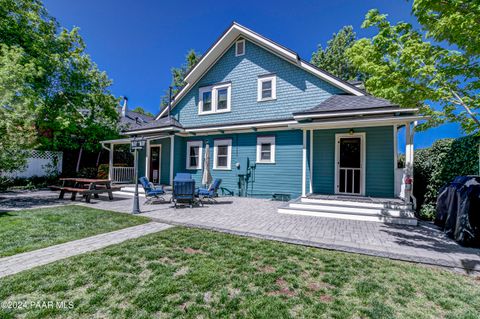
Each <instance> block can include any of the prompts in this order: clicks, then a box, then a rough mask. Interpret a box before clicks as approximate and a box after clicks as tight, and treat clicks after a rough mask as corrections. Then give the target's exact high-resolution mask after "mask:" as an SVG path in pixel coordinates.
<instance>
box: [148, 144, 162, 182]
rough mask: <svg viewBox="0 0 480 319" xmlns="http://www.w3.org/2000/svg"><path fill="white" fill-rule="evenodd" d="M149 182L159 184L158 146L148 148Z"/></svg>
mask: <svg viewBox="0 0 480 319" xmlns="http://www.w3.org/2000/svg"><path fill="white" fill-rule="evenodd" d="M149 166H150V172H149V174H150V176H149V180H150V182H152V183H154V184H158V183H160V146H151V147H150V165H149Z"/></svg>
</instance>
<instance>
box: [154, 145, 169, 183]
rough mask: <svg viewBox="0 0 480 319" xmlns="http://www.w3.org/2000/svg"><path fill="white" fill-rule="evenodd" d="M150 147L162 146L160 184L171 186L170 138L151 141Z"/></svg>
mask: <svg viewBox="0 0 480 319" xmlns="http://www.w3.org/2000/svg"><path fill="white" fill-rule="evenodd" d="M150 145H162V153H161V162H160V184H163V185H168V184H170V138H169V137H167V138H163V139H159V140H153V141H150Z"/></svg>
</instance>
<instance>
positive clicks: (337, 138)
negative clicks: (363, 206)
mask: <svg viewBox="0 0 480 319" xmlns="http://www.w3.org/2000/svg"><path fill="white" fill-rule="evenodd" d="M351 137H356V138H360V153H361V154H360V193H359V194H356V193H346V192H344V193H341V192H340V191H339V186H340V181H339V178H340V174H339V170H340V139H341V138H351ZM366 148H367V139H366V134H365V133H364V132H361V133H353V134H344V133H341V134H335V194H344V195H360V196H365V180H366V175H365V173H366V172H365V167H366V163H367V161H366Z"/></svg>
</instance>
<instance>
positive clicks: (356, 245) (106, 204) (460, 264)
mask: <svg viewBox="0 0 480 319" xmlns="http://www.w3.org/2000/svg"><path fill="white" fill-rule="evenodd" d="M44 195H45V196H52V195H51V194H50V195H48V193H47V192H46V193H44ZM54 195H55V194H54ZM144 201H145V199H144V198H140V202H141V203H143V202H144ZM67 202H68V201H67ZM284 204H285V203H282V202H273V201H268V200H263V199H252V198H239V197H223V198H220V199H218V203H217V204H206V205H205V206H204V207H195V208H193V209H190V208H179V209H176V210H175V209H174V208H172V206H171V205H170V204H169V203H157V204H154V205H146V206H145V205H142V212H143V213H142V215H145V216H149V217H151V218H153V219H154V220H155V221H158V222H162V223H166V224H172V225H183V226H190V227H200V228H205V229H212V230H217V231H222V232H228V233H232V234H239V235H246V236H252V237H259V238H266V239H273V240H280V241H284V242H289V243H296V244H303V245H310V246H314V247H320V248H326V249H335V250H341V251H346V252H354V253H361V254H368V255H373V256H380V257H388V258H392V259H399V260H405V261H412V262H419V263H426V264H432V265H438V266H445V267H452V268H455V269H459V270H466V271H467V272H478V271H480V249H475V248H466V247H462V246H460V245H458V244H457V243H456V242H454V241H453V240H451V239H449V238H447V237H446V236H445V235H444V234H443V233H442V232H441V231H439V230H438V229H437V228H436V226H434V225H432V224H431V223H425V222H420V223H419V226H417V227H412V226H399V225H392V224H382V223H375V222H363V221H351V220H339V219H329V218H319V217H311V216H297V215H286V214H279V213H277V208H278V207H279V206H280V205H284ZM2 205H3V204H2V203H1V202H0V209H2ZM82 205H89V206H90V207H94V208H100V209H108V210H113V211H118V212H124V213H128V212H130V211H131V207H132V197H119V196H118V195H117V196H115V200H113V201H108V200H105V197H103V198H102V197H101V199H100V200H94V201H92V204H85V203H83V202H82Z"/></svg>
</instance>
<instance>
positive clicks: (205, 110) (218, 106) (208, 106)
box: [198, 82, 232, 115]
mask: <svg viewBox="0 0 480 319" xmlns="http://www.w3.org/2000/svg"><path fill="white" fill-rule="evenodd" d="M231 89H232V84H231V83H229V82H228V83H219V84H215V85H212V86H206V87H201V88H200V89H199V90H198V93H199V94H198V95H199V98H198V100H199V101H198V114H200V115H205V114H215V113H224V112H230V108H231V103H232V102H231V100H232V94H231Z"/></svg>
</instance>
